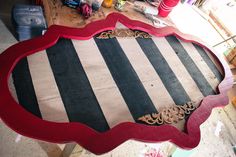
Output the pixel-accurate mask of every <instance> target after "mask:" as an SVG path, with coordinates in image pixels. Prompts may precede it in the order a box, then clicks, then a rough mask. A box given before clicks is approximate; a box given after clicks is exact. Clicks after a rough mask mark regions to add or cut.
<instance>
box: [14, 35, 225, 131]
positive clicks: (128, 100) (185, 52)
mask: <svg viewBox="0 0 236 157" xmlns="http://www.w3.org/2000/svg"><path fill="white" fill-rule="evenodd" d="M222 79H223V76H222V75H221V73H220V72H219V71H218V70H217V68H216V66H215V64H214V62H213V61H212V60H211V59H210V57H209V56H208V55H207V53H206V52H205V50H204V49H203V48H201V47H199V46H197V45H196V44H192V43H186V42H183V41H180V40H178V39H177V38H176V37H174V36H168V37H161V38H158V37H153V38H152V39H143V38H136V39H135V38H112V39H97V38H96V37H94V38H92V39H89V40H84V41H79V40H70V39H59V41H58V42H57V44H56V45H54V46H53V47H51V48H49V49H47V50H45V51H41V52H38V53H36V54H34V55H31V56H28V57H27V58H24V59H22V60H21V61H20V62H19V63H18V64H17V65H16V67H15V69H14V71H13V80H14V85H15V88H16V92H17V96H18V100H19V102H20V104H21V105H22V106H23V107H24V108H25V109H26V110H27V111H29V112H31V113H33V114H34V115H36V116H38V117H40V118H42V119H44V120H48V121H54V122H81V123H84V124H86V125H88V126H89V127H91V128H93V129H95V130H97V131H99V132H104V131H106V130H109V128H112V127H114V126H115V125H117V124H119V123H122V122H127V121H128V122H139V121H138V118H139V117H141V116H143V115H145V114H150V113H153V112H158V111H160V110H161V109H163V108H164V107H170V106H172V105H182V104H184V103H186V102H188V101H194V102H197V104H198V103H199V102H200V101H201V100H202V99H203V98H204V97H205V96H207V95H214V94H216V93H217V86H218V84H219V83H220V82H221V80H222ZM180 129H181V128H180Z"/></svg>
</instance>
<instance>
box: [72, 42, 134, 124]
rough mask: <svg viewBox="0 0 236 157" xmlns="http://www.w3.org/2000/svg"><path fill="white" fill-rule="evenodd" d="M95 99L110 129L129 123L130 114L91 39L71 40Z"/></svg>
mask: <svg viewBox="0 0 236 157" xmlns="http://www.w3.org/2000/svg"><path fill="white" fill-rule="evenodd" d="M73 44H74V47H75V49H76V51H77V54H78V56H79V58H80V61H81V63H82V65H83V68H84V70H85V72H86V74H87V76H88V79H89V82H90V84H91V86H92V88H93V91H94V93H95V96H96V98H97V99H98V102H99V104H100V106H101V109H102V111H103V113H104V116H105V118H106V120H107V122H108V124H109V126H110V127H114V126H115V125H117V124H119V123H121V122H127V121H131V122H133V121H134V120H133V118H132V116H131V113H130V111H129V109H128V107H127V105H126V103H125V101H124V99H123V97H122V95H121V93H120V91H119V89H118V87H117V86H116V83H115V81H114V80H113V78H112V76H111V74H110V71H109V69H108V68H107V66H106V63H105V61H104V60H103V58H102V56H101V54H100V52H99V49H98V47H97V45H96V43H95V41H94V40H93V39H90V40H86V41H79V40H73Z"/></svg>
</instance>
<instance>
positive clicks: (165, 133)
mask: <svg viewBox="0 0 236 157" xmlns="http://www.w3.org/2000/svg"><path fill="white" fill-rule="evenodd" d="M117 22H120V23H122V24H123V25H125V26H127V27H128V28H130V29H137V30H142V31H145V32H148V33H150V34H152V35H156V36H160V37H161V36H167V35H171V34H172V35H175V36H176V37H178V38H181V39H182V40H184V41H186V42H194V43H196V44H198V45H200V46H201V47H204V48H206V49H207V50H209V51H210V53H212V54H213V56H214V57H215V59H217V60H218V61H219V63H220V65H221V67H222V69H223V70H224V74H225V78H224V80H223V81H222V82H221V83H220V84H219V86H218V90H219V94H218V95H210V96H207V97H205V98H204V99H203V100H202V102H201V104H200V107H199V108H197V109H196V110H195V111H194V112H193V113H192V114H191V116H190V117H189V119H188V121H187V122H186V132H181V131H179V130H178V129H177V128H175V127H173V126H171V125H162V126H147V125H142V124H137V123H131V122H125V123H121V124H119V125H117V126H115V127H114V128H112V129H110V130H109V131H107V132H104V133H98V132H96V131H95V130H93V129H91V128H89V127H87V126H86V125H83V124H81V123H76V122H73V123H55V122H48V121H45V120H41V119H40V118H38V117H36V116H34V115H32V114H31V113H29V112H27V111H26V110H25V109H23V108H22V107H21V106H20V105H19V104H17V102H16V101H15V100H14V99H13V97H12V95H11V93H10V91H9V87H8V79H9V76H10V74H11V72H12V70H13V68H14V66H15V65H16V63H17V62H18V61H19V60H20V59H22V58H23V57H26V56H28V55H31V54H33V53H36V52H38V51H41V50H44V49H46V48H48V47H51V46H53V45H54V44H55V43H56V42H57V40H58V39H59V38H60V37H64V38H71V39H79V40H86V39H89V38H92V37H93V36H94V35H95V34H97V33H99V32H102V31H106V30H113V29H114V28H115V25H116V23H117ZM232 84H233V79H232V74H231V72H230V69H229V67H228V64H227V63H226V61H225V60H224V58H222V57H220V55H219V54H216V53H213V51H211V50H210V49H209V48H208V47H206V46H204V45H203V42H201V41H200V40H199V39H197V38H195V37H192V36H189V35H185V34H182V33H181V32H179V31H178V30H176V29H175V28H173V27H165V28H155V27H152V26H150V25H148V24H145V23H142V22H139V21H135V20H130V19H129V18H127V17H125V16H124V15H121V14H118V13H112V14H110V15H109V16H107V18H106V19H105V20H100V21H95V22H93V23H91V24H88V25H87V26H85V27H84V28H80V29H78V28H68V27H63V26H56V25H54V26H51V27H50V28H49V29H48V31H47V32H46V33H45V35H43V36H40V37H37V38H34V39H31V40H27V41H23V42H20V43H18V44H15V45H13V46H11V47H10V48H8V49H7V50H6V51H4V52H3V53H2V54H1V55H0V85H1V86H0V117H1V119H2V120H3V121H4V122H5V123H6V124H7V125H8V126H9V127H10V128H12V129H13V130H15V131H16V132H18V133H20V134H22V135H25V136H28V137H32V138H35V139H40V140H44V141H49V142H55V143H66V142H71V141H75V142H77V143H78V144H80V145H81V146H83V147H84V148H86V149H88V150H89V151H91V152H93V153H95V154H102V153H105V152H108V151H110V150H112V149H114V148H115V147H117V146H118V145H120V144H121V143H123V142H125V141H126V140H128V139H135V140H139V141H145V142H160V141H171V142H172V143H174V144H176V145H178V146H179V147H182V148H185V149H191V148H194V147H196V146H197V145H198V143H199V141H200V128H199V127H200V125H201V124H202V123H203V122H204V121H205V120H206V119H207V118H208V117H209V116H210V114H211V111H212V109H213V108H214V107H219V106H224V105H226V104H227V103H228V97H227V91H228V90H229V89H230V88H231V87H232Z"/></svg>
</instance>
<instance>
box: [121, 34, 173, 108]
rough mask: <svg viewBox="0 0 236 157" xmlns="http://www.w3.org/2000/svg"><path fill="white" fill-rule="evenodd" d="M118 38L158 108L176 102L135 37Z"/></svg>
mask: <svg viewBox="0 0 236 157" xmlns="http://www.w3.org/2000/svg"><path fill="white" fill-rule="evenodd" d="M117 40H118V41H119V43H120V46H121V47H122V49H123V50H124V52H125V54H126V56H127V57H128V59H129V61H130V63H131V64H132V66H133V68H134V69H135V71H136V73H137V74H138V76H139V79H140V80H141V82H142V83H143V86H144V88H145V89H146V91H147V93H148V95H149V96H150V98H151V100H152V102H153V104H154V105H155V107H156V109H157V110H158V109H161V108H164V107H168V106H172V105H173V104H175V103H174V101H173V99H172V98H171V96H170V95H169V93H168V91H167V90H166V88H165V86H164V85H163V83H162V81H161V79H160V77H159V76H158V74H157V73H156V71H155V69H154V68H153V66H152V65H151V63H150V62H149V60H148V59H147V57H146V56H145V54H144V53H143V51H142V49H141V47H140V46H139V44H138V43H137V41H136V40H135V39H134V38H117Z"/></svg>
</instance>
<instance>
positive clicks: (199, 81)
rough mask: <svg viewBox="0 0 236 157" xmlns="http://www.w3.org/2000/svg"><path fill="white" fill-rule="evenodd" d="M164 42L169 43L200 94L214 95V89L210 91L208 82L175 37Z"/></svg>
mask: <svg viewBox="0 0 236 157" xmlns="http://www.w3.org/2000/svg"><path fill="white" fill-rule="evenodd" d="M166 40H167V41H168V42H169V44H170V46H171V47H172V49H173V50H174V51H175V53H176V54H177V56H178V57H179V59H180V61H181V62H182V63H183V65H184V66H185V68H186V70H187V71H188V73H189V74H190V76H191V77H192V79H193V80H194V81H195V83H196V85H197V86H198V88H199V89H200V91H201V92H202V94H203V95H204V96H208V95H213V94H215V91H214V89H212V87H211V85H210V84H209V82H208V81H207V80H206V78H205V76H204V75H203V74H202V73H201V71H200V70H199V69H198V67H197V66H196V64H195V63H194V61H193V60H192V58H191V57H190V56H189V54H188V53H187V52H186V50H185V49H184V47H183V46H182V45H181V43H180V42H179V40H178V39H177V38H176V37H175V36H167V37H166Z"/></svg>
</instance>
